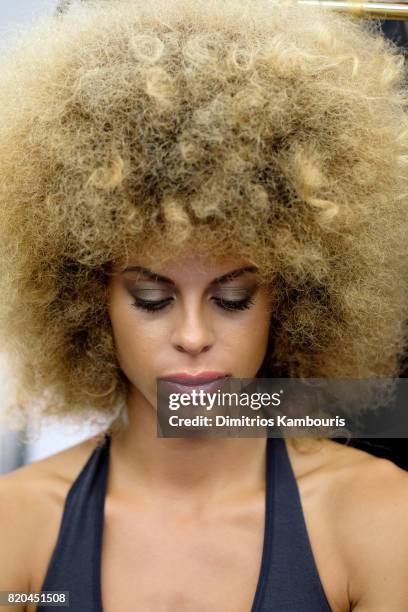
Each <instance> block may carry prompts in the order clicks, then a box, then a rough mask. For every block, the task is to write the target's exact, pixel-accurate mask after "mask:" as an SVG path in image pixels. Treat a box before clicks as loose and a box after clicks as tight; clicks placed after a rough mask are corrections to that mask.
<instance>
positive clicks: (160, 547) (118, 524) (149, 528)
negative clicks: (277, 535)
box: [101, 500, 264, 612]
mask: <svg viewBox="0 0 408 612" xmlns="http://www.w3.org/2000/svg"><path fill="white" fill-rule="evenodd" d="M263 539H264V508H263V502H262V500H259V502H258V503H257V504H253V505H252V511H251V512H244V513H242V512H240V513H239V514H235V515H234V514H232V516H231V515H230V516H228V518H227V517H225V516H213V517H204V516H202V517H201V518H194V519H192V518H191V517H189V516H188V515H184V516H175V515H173V516H170V515H169V514H165V513H163V512H159V511H158V510H157V511H151V512H140V513H139V515H138V517H137V519H135V518H131V517H129V516H128V515H127V513H126V512H125V511H123V510H120V509H119V508H114V507H112V506H109V504H108V505H107V507H106V509H105V528H104V538H103V554H102V563H101V586H102V600H103V609H104V612H115V611H116V610H118V609H120V610H124V611H126V610H129V611H130V610H132V611H139V610H140V611H142V610H143V612H210V611H211V612H229V611H231V612H249V611H250V610H251V606H252V603H253V600H254V597H255V592H256V589H257V584H258V578H259V571H260V567H261V559H262V552H263Z"/></svg>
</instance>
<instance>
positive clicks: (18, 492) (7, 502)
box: [0, 473, 30, 612]
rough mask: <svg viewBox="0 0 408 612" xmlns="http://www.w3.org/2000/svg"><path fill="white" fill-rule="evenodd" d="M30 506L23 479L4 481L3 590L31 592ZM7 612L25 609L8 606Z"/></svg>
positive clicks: (0, 528)
mask: <svg viewBox="0 0 408 612" xmlns="http://www.w3.org/2000/svg"><path fill="white" fill-rule="evenodd" d="M29 512H30V504H29V503H28V500H27V499H26V494H25V488H24V486H23V484H22V483H21V480H20V478H19V477H16V476H15V475H14V474H13V473H12V474H8V475H6V476H2V477H1V478H0V542H1V545H0V591H28V590H29V572H28V566H29V554H28V541H29V538H28V533H27V521H26V513H29ZM1 609H2V610H4V612H8V611H9V612H23V611H24V609H25V607H24V606H12V607H11V606H7V607H3V606H2V608H1Z"/></svg>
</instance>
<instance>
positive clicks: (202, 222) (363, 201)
mask: <svg viewBox="0 0 408 612" xmlns="http://www.w3.org/2000/svg"><path fill="white" fill-rule="evenodd" d="M0 75H1V77H0V266H1V270H0V272H1V295H2V301H1V302H2V303H1V306H0V332H1V347H2V349H3V350H5V351H6V352H7V355H8V356H9V359H10V363H11V364H12V367H13V371H14V372H15V373H16V380H17V385H16V393H15V396H14V397H13V402H12V403H13V409H14V408H17V407H23V408H24V410H26V411H29V410H30V407H31V406H33V405H34V404H36V405H37V406H40V409H41V412H42V413H43V414H57V415H62V414H68V413H69V414H71V415H77V416H78V418H79V419H84V418H85V416H86V415H87V416H88V417H89V415H90V414H91V412H94V413H95V414H98V415H101V414H103V415H105V416H108V417H109V415H111V414H112V413H113V411H114V409H115V407H117V406H118V405H119V404H120V403H121V402H122V403H123V400H124V398H125V396H126V391H127V382H126V380H125V378H124V376H123V374H122V372H121V370H120V367H119V365H118V362H117V359H116V354H115V346H114V341H113V336H112V329H111V324H110V320H109V316H108V312H107V306H106V287H107V283H108V281H109V273H110V270H111V265H112V262H115V261H117V260H119V259H121V258H123V257H125V258H126V257H127V256H128V254H129V253H131V252H139V251H141V250H142V249H147V248H151V247H152V245H153V244H156V245H162V250H163V253H165V251H167V252H170V251H171V252H174V251H175V249H178V248H183V247H184V246H186V245H188V244H192V245H196V246H197V247H198V246H199V247H200V248H202V249H207V251H208V252H211V253H213V254H214V256H218V255H220V256H221V255H223V254H226V253H232V252H236V253H239V254H241V255H243V256H247V257H250V258H251V260H253V261H254V262H256V263H257V265H258V266H259V269H260V273H261V275H262V278H263V279H264V280H265V282H267V283H270V285H271V286H273V290H274V295H275V305H274V310H273V314H272V319H271V334H270V343H269V347H268V352H267V355H266V358H265V364H264V369H263V372H264V373H265V372H267V373H269V375H270V376H281V377H296V376H301V377H335V378H348V377H351V378H362V377H383V376H384V377H387V376H396V375H398V367H399V362H400V358H401V355H402V353H403V350H404V346H405V342H406V339H407V334H406V325H405V321H406V315H407V308H408V305H407V282H406V281H407V261H408V258H407V250H408V246H407V242H408V241H407V238H406V237H407V235H408V221H407V214H406V207H407V199H408V179H407V166H408V119H407V114H406V105H407V88H406V76H407V75H406V64H405V62H404V56H403V54H402V52H401V51H400V50H398V48H397V47H396V46H395V45H393V44H392V43H391V42H389V41H386V40H385V39H384V38H383V37H382V36H381V33H380V32H379V31H378V28H377V24H376V23H375V22H364V21H361V20H357V21H356V20H354V19H352V18H351V17H346V16H344V15H343V16H342V15H339V14H336V13H334V12H330V11H327V10H324V9H322V8H312V7H310V6H308V7H306V6H304V5H297V4H295V3H282V4H278V3H273V2H269V1H267V0H154V2H153V1H152V2H146V1H145V0H99V1H96V0H94V1H89V2H84V3H82V4H80V5H74V6H72V7H71V8H70V9H69V10H68V11H67V12H66V13H65V14H63V15H60V16H58V17H57V16H54V17H47V18H42V19H41V20H38V21H37V22H36V23H35V24H33V25H32V26H30V28H29V29H28V30H26V31H23V32H22V33H20V34H19V35H17V36H16V38H15V40H14V43H13V47H12V49H11V50H9V51H7V52H3V54H2V56H1V60H0ZM163 244H164V245H165V247H164V248H163ZM148 245H149V247H148ZM265 368H266V369H265Z"/></svg>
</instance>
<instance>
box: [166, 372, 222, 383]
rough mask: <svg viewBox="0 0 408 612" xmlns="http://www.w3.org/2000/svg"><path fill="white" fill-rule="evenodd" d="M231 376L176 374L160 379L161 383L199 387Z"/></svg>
mask: <svg viewBox="0 0 408 612" xmlns="http://www.w3.org/2000/svg"><path fill="white" fill-rule="evenodd" d="M229 376H231V375H230V374H227V373H226V372H213V371H206V372H199V373H198V374H189V373H188V372H177V373H176V374H169V375H166V376H161V377H160V378H158V380H160V381H164V382H171V383H178V384H181V385H186V386H189V385H191V386H197V384H198V385H203V384H206V383H210V382H213V381H215V380H219V379H221V378H227V377H229Z"/></svg>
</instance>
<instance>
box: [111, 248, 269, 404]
mask: <svg viewBox="0 0 408 612" xmlns="http://www.w3.org/2000/svg"><path fill="white" fill-rule="evenodd" d="M115 271H116V274H115V275H114V276H113V277H112V279H111V280H110V284H109V287H108V308H109V315H110V319H111V322H112V328H113V334H114V339H115V344H116V350H117V356H118V361H119V364H120V366H121V368H122V370H123V372H124V373H125V375H126V377H127V378H128V380H129V382H130V385H131V388H130V391H131V392H132V393H135V392H136V394H137V393H140V394H141V395H142V396H144V398H145V399H147V401H148V402H149V403H150V404H151V405H152V406H154V407H156V393H157V387H156V383H157V378H161V377H166V376H170V375H174V374H176V373H180V372H182V373H188V374H193V375H195V374H198V373H200V372H208V371H211V372H214V371H215V372H220V373H224V374H227V375H230V376H232V377H234V378H254V377H255V376H256V374H257V372H258V370H259V369H260V367H261V365H262V362H263V360H264V357H265V353H266V348H267V343H268V333H269V325H270V316H271V307H272V298H271V295H270V293H269V292H268V291H267V289H266V288H265V286H263V285H261V284H260V281H259V279H258V275H257V268H256V267H255V266H254V265H253V264H251V262H249V261H248V260H245V259H241V258H238V257H228V258H225V259H222V260H217V261H216V262H215V263H214V261H210V260H209V259H208V258H206V257H205V256H203V255H198V253H194V252H191V251H188V252H184V253H183V254H182V255H179V256H177V257H175V258H174V259H172V260H167V261H166V263H165V264H162V265H157V264H156V265H155V263H154V258H153V257H149V258H147V257H143V258H142V257H134V258H132V259H131V262H130V263H128V264H127V267H126V268H123V267H122V268H120V267H117V268H116V270H115Z"/></svg>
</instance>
